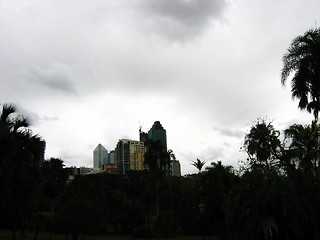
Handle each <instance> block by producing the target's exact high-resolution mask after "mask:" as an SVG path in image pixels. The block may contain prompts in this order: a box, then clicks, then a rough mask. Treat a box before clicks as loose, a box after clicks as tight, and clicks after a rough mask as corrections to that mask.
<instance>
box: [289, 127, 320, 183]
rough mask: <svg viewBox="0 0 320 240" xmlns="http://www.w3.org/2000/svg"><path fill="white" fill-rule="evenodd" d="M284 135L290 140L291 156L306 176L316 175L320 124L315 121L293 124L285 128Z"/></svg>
mask: <svg viewBox="0 0 320 240" xmlns="http://www.w3.org/2000/svg"><path fill="white" fill-rule="evenodd" d="M285 136H286V138H287V139H289V140H290V145H289V150H288V151H291V152H292V154H291V156H292V157H293V158H294V160H295V161H296V162H297V163H298V167H299V168H300V169H302V170H303V172H304V174H305V175H306V176H309V177H310V176H317V172H318V171H317V170H318V167H319V151H320V147H319V146H320V126H319V125H318V124H316V123H315V122H312V124H311V125H306V126H303V125H301V124H294V125H292V126H290V127H289V128H288V129H286V130H285Z"/></svg>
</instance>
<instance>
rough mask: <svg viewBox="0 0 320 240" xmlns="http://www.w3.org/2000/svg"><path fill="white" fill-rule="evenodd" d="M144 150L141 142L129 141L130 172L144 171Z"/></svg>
mask: <svg viewBox="0 0 320 240" xmlns="http://www.w3.org/2000/svg"><path fill="white" fill-rule="evenodd" d="M145 152H146V148H145V146H144V143H143V142H140V141H130V170H144V169H145V164H144V154H145Z"/></svg>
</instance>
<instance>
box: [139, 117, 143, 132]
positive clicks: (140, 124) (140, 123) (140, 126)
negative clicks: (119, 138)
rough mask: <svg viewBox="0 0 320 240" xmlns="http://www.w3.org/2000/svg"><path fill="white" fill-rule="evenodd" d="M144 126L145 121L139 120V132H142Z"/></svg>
mask: <svg viewBox="0 0 320 240" xmlns="http://www.w3.org/2000/svg"><path fill="white" fill-rule="evenodd" d="M142 126H143V121H142V122H140V120H139V133H141V132H142V130H141V129H142Z"/></svg>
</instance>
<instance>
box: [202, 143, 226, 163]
mask: <svg viewBox="0 0 320 240" xmlns="http://www.w3.org/2000/svg"><path fill="white" fill-rule="evenodd" d="M223 156H224V154H223V148H222V147H211V146H210V147H207V148H206V149H204V150H203V151H202V152H201V153H200V156H199V158H200V159H201V160H204V161H213V160H218V158H222V157H223Z"/></svg>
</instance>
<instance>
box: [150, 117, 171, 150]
mask: <svg viewBox="0 0 320 240" xmlns="http://www.w3.org/2000/svg"><path fill="white" fill-rule="evenodd" d="M148 139H150V140H153V141H160V142H161V144H162V146H163V148H164V150H165V151H167V132H166V130H165V129H164V128H163V127H162V125H161V123H160V122H159V121H155V122H154V124H153V126H152V127H151V129H150V130H149V132H148Z"/></svg>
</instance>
